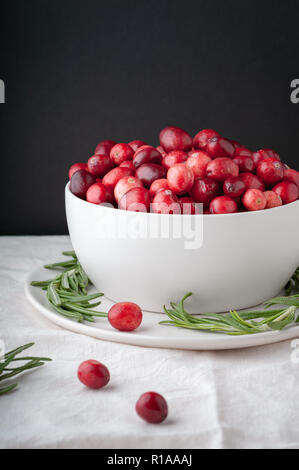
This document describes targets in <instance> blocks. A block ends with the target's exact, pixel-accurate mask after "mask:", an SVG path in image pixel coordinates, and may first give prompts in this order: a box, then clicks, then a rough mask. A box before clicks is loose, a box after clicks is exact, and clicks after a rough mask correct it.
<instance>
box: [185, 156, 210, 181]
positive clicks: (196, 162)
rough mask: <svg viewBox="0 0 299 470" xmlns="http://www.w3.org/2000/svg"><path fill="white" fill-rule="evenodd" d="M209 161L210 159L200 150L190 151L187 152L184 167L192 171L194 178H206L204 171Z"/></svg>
mask: <svg viewBox="0 0 299 470" xmlns="http://www.w3.org/2000/svg"><path fill="white" fill-rule="evenodd" d="M211 161H212V159H211V158H210V157H209V155H208V154H207V153H206V152H203V151H202V150H192V151H191V152H189V156H188V159H187V161H186V166H187V167H188V168H190V170H192V172H193V175H194V178H201V177H202V176H206V169H207V166H208V163H210V162H211Z"/></svg>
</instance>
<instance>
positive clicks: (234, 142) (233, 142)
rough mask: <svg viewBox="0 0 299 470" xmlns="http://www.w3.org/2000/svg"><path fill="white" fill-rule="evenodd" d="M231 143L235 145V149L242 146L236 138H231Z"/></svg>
mask: <svg viewBox="0 0 299 470" xmlns="http://www.w3.org/2000/svg"><path fill="white" fill-rule="evenodd" d="M231 143H232V144H233V146H234V147H235V149H238V148H239V147H243V145H241V144H240V142H237V141H236V140H231Z"/></svg>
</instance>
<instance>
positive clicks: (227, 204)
mask: <svg viewBox="0 0 299 470" xmlns="http://www.w3.org/2000/svg"><path fill="white" fill-rule="evenodd" d="M234 212H238V204H237V203H236V201H234V200H233V199H232V198H230V197H228V196H217V197H215V199H213V200H212V201H211V202H210V213H211V214H232V213H234Z"/></svg>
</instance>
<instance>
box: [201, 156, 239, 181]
mask: <svg viewBox="0 0 299 470" xmlns="http://www.w3.org/2000/svg"><path fill="white" fill-rule="evenodd" d="M206 174H207V176H208V177H209V178H213V179H214V180H216V181H224V180H226V178H229V177H231V176H238V175H239V167H238V165H237V164H236V163H235V162H234V161H233V160H231V159H230V158H225V157H221V158H215V160H212V161H211V162H210V163H208V165H207V169H206Z"/></svg>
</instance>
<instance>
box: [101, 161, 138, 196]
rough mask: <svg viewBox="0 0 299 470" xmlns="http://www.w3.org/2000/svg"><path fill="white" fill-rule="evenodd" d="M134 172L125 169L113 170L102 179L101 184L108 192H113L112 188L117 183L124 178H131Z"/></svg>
mask: <svg viewBox="0 0 299 470" xmlns="http://www.w3.org/2000/svg"><path fill="white" fill-rule="evenodd" d="M134 173H135V171H132V170H130V169H129V168H126V167H120V166H119V167H117V168H113V170H111V171H109V172H108V173H107V174H106V175H105V176H104V178H103V180H102V183H103V184H104V185H105V186H106V188H108V189H110V191H114V188H115V186H116V184H117V183H118V181H119V180H120V179H122V178H124V177H125V176H133V174H134Z"/></svg>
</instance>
